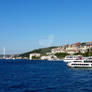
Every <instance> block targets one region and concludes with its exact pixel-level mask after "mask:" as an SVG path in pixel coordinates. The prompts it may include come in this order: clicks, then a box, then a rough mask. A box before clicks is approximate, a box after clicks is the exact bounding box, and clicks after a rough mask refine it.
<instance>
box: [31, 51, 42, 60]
mask: <svg viewBox="0 0 92 92" xmlns="http://www.w3.org/2000/svg"><path fill="white" fill-rule="evenodd" d="M33 56H35V57H40V56H41V54H40V53H31V54H30V56H29V59H30V60H32V57H33Z"/></svg>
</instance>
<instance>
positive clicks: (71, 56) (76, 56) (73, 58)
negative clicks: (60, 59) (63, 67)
mask: <svg viewBox="0 0 92 92" xmlns="http://www.w3.org/2000/svg"><path fill="white" fill-rule="evenodd" d="M82 59H83V57H82V56H80V55H69V56H66V57H65V58H64V62H67V63H69V62H72V61H74V60H82Z"/></svg>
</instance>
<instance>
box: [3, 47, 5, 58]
mask: <svg viewBox="0 0 92 92" xmlns="http://www.w3.org/2000/svg"><path fill="white" fill-rule="evenodd" d="M3 59H5V48H4V56H3Z"/></svg>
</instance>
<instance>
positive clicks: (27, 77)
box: [0, 60, 92, 92]
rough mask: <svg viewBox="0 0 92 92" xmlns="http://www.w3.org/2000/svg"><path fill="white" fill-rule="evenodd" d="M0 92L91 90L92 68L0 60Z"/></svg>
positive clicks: (43, 62) (46, 62) (88, 91)
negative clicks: (72, 67) (73, 67)
mask: <svg viewBox="0 0 92 92" xmlns="http://www.w3.org/2000/svg"><path fill="white" fill-rule="evenodd" d="M0 92H92V70H91V69H70V68H68V67H67V66H66V64H65V63H63V62H51V61H49V62H48V61H25V60H15V61H14V60H13V61H12V60H7V61H6V60H0Z"/></svg>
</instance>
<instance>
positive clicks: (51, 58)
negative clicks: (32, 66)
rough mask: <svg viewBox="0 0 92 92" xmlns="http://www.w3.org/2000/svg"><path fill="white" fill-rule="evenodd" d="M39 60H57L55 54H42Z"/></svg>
mask: <svg viewBox="0 0 92 92" xmlns="http://www.w3.org/2000/svg"><path fill="white" fill-rule="evenodd" d="M41 60H57V57H56V56H55V55H49V56H42V57H41Z"/></svg>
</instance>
